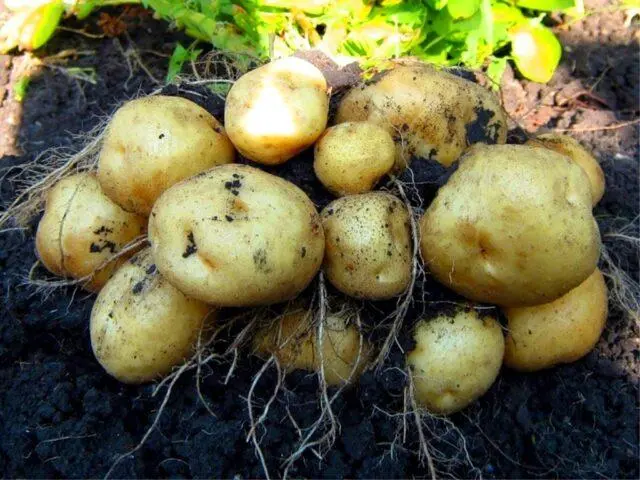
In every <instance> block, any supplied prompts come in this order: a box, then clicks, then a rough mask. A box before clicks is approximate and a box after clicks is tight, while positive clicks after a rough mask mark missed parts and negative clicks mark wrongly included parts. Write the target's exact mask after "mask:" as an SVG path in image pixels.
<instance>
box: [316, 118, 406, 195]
mask: <svg viewBox="0 0 640 480" xmlns="http://www.w3.org/2000/svg"><path fill="white" fill-rule="evenodd" d="M395 155H396V148H395V144H394V143H393V138H391V135H389V133H388V132H387V131H386V130H385V129H383V128H382V127H380V126H378V125H376V124H374V123H369V122H345V123H341V124H339V125H336V126H334V127H331V128H328V129H327V130H326V132H325V133H324V134H323V135H322V138H320V140H318V142H317V143H316V147H315V152H314V160H313V169H314V170H315V172H316V176H317V177H318V179H319V180H320V182H322V184H323V185H324V186H325V187H326V188H327V189H328V190H329V191H330V192H332V193H333V194H335V195H338V196H342V195H353V194H356V193H364V192H368V191H370V190H372V189H373V187H374V186H375V185H376V183H378V181H379V180H380V179H381V178H382V177H383V176H384V175H386V174H387V173H389V171H391V169H392V168H393V164H394V161H395Z"/></svg>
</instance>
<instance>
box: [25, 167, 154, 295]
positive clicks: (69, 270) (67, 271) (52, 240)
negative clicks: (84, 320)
mask: <svg viewBox="0 0 640 480" xmlns="http://www.w3.org/2000/svg"><path fill="white" fill-rule="evenodd" d="M146 223H147V222H146V219H145V218H144V217H141V216H139V215H136V214H133V213H129V212H125V211H124V210H123V209H122V208H120V206H118V205H116V204H115V203H113V202H112V201H111V200H110V199H109V197H107V196H106V195H105V194H104V193H103V192H102V190H101V188H100V184H99V183H98V180H97V179H96V177H95V175H93V174H90V173H79V174H76V175H71V176H69V177H66V178H64V179H62V180H60V181H59V182H58V183H57V184H56V185H55V186H54V187H53V188H52V189H51V190H50V191H49V193H48V195H47V202H46V206H45V210H44V216H43V217H42V219H41V220H40V223H39V224H38V231H37V233H36V249H37V251H38V257H39V258H40V261H41V262H42V263H43V265H44V266H45V267H46V268H47V270H49V271H50V272H52V273H54V274H56V275H60V276H63V277H71V278H75V279H82V278H85V277H88V276H91V275H93V277H92V278H91V279H90V280H89V281H88V282H87V283H86V284H85V285H84V287H85V288H87V289H88V290H91V291H94V292H97V291H98V290H100V288H102V286H103V285H104V284H105V282H106V281H107V280H108V279H109V277H110V276H111V274H112V273H113V271H114V270H115V269H116V268H117V266H118V265H120V264H121V263H122V262H124V261H125V259H126V257H124V256H123V257H122V258H118V259H115V260H113V261H112V262H110V263H108V264H106V265H105V263H106V262H107V261H108V260H109V258H111V257H113V256H114V254H116V253H118V252H119V251H120V250H121V249H122V247H124V246H125V245H126V244H127V243H129V242H130V241H131V240H133V239H134V238H136V237H137V236H139V235H141V234H143V233H144V232H145V229H146ZM129 256H130V255H129ZM100 267H102V268H100Z"/></svg>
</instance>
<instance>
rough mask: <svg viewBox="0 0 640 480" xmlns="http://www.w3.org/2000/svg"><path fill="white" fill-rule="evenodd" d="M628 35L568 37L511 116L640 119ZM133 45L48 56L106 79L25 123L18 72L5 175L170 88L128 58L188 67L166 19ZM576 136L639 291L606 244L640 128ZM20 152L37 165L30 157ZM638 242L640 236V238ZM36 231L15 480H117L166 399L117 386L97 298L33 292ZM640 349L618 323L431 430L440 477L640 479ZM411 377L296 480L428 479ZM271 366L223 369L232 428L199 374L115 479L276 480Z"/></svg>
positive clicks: (506, 376) (599, 17)
mask: <svg viewBox="0 0 640 480" xmlns="http://www.w3.org/2000/svg"><path fill="white" fill-rule="evenodd" d="M623 21H624V18H623V14H622V13H613V14H611V13H609V14H595V15H593V16H591V17H588V18H587V19H586V20H585V21H583V22H581V23H579V24H576V25H573V26H572V27H571V28H569V29H566V30H562V31H560V35H561V38H562V40H563V42H564V44H565V45H566V46H567V47H570V48H567V49H566V51H565V57H564V59H563V63H562V65H561V68H560V69H559V71H558V73H557V75H556V77H555V78H554V79H553V80H552V81H551V82H550V84H549V85H547V86H544V87H541V86H539V85H536V84H532V83H529V82H526V81H522V80H519V79H517V78H514V74H513V72H510V73H509V74H508V75H507V76H506V77H505V81H504V85H503V86H504V91H503V98H504V101H505V105H506V106H507V108H508V109H509V111H510V113H511V115H512V116H513V117H514V118H515V119H517V120H518V122H519V124H520V125H521V126H522V127H523V128H524V129H525V130H526V131H533V130H536V129H538V128H573V129H585V128H588V129H594V128H597V127H602V126H607V125H613V124H619V123H621V122H624V121H628V120H632V119H635V118H637V117H638V83H637V81H638V51H637V43H636V40H637V37H636V35H637V33H636V32H637V29H636V28H635V27H632V28H625V27H623V26H622V23H623ZM128 35H129V37H128V38H127V36H126V35H124V36H122V35H121V36H120V37H118V38H105V39H100V40H92V39H87V38H84V37H82V36H79V35H75V34H71V33H65V32H60V34H58V35H57V37H56V38H55V40H54V41H53V42H52V43H51V44H50V45H49V46H48V47H47V51H46V52H39V54H40V56H41V57H45V56H46V55H47V54H48V53H53V52H59V51H61V50H67V49H76V50H77V51H78V52H82V51H87V50H90V51H92V53H91V54H90V55H83V54H80V53H78V54H77V55H76V56H72V57H70V58H69V59H68V64H67V65H66V66H74V67H84V68H93V69H95V72H96V74H97V75H96V83H95V84H91V83H88V82H85V81H83V80H79V79H77V78H73V77H71V76H69V74H68V71H65V70H64V68H62V67H64V66H65V65H59V66H60V67H61V68H56V67H43V68H41V69H40V71H38V72H37V73H36V74H35V75H34V78H33V80H32V83H31V86H30V88H29V93H28V96H27V98H26V100H25V101H24V103H23V104H22V106H21V107H22V108H20V105H17V104H16V103H15V102H14V101H13V100H12V97H11V94H10V92H9V90H8V89H7V88H6V87H7V85H10V84H11V79H12V71H13V70H12V65H16V64H17V63H19V62H20V61H22V60H21V59H20V58H18V57H15V58H14V57H4V58H2V59H0V60H2V61H0V83H2V85H0V86H1V87H2V88H3V90H0V93H2V94H3V95H4V97H3V99H2V100H1V101H2V104H0V111H1V112H2V115H3V116H2V124H0V139H2V138H9V139H10V140H11V133H12V132H13V131H16V130H17V131H18V137H17V142H16V143H14V144H11V141H9V143H6V144H1V145H2V146H3V147H5V148H4V150H3V152H2V154H3V155H4V156H3V158H2V159H1V160H0V167H9V166H12V165H20V164H22V163H24V162H25V161H28V160H30V159H33V158H34V157H35V156H36V155H37V154H38V153H40V152H42V151H43V150H44V149H46V148H48V147H52V146H72V145H74V142H75V141H76V140H75V139H74V137H73V134H76V133H81V132H85V131H88V130H89V129H90V128H91V127H92V126H94V125H96V124H97V123H98V122H99V121H100V119H101V118H102V117H104V116H105V115H108V114H109V113H111V112H113V110H114V109H115V108H116V106H117V105H118V104H120V103H121V102H122V101H124V100H126V99H129V98H132V97H134V96H137V95H139V94H140V93H143V92H149V91H151V90H153V89H154V88H156V87H157V85H156V84H155V82H154V81H153V80H152V79H151V78H150V77H149V75H148V74H147V73H145V72H144V71H143V70H142V69H140V68H139V65H136V64H134V65H132V68H131V69H129V68H128V67H127V63H126V62H125V57H124V55H123V51H126V50H127V49H128V48H130V47H134V46H135V48H136V49H137V51H138V52H139V54H140V56H141V58H142V59H143V61H144V62H145V66H146V68H147V69H148V70H149V72H150V73H151V74H152V75H153V76H155V77H157V78H159V79H162V78H163V76H164V72H165V69H166V62H167V59H166V57H163V56H161V55H159V54H163V55H168V54H170V52H171V51H172V49H173V46H174V44H175V43H174V42H175V41H176V40H177V39H178V38H179V37H178V36H176V35H175V34H169V33H167V32H166V31H165V27H163V26H162V25H160V24H158V23H156V22H154V21H152V20H151V19H149V18H147V19H143V20H141V21H139V22H137V23H136V25H135V28H134V27H132V28H131V29H130V31H129V33H128ZM13 77H15V75H13ZM584 90H586V91H587V93H585V92H584ZM166 93H172V94H181V93H184V92H180V91H178V90H177V89H174V90H167V92H166ZM596 97H597V98H596ZM197 98H199V97H194V99H197ZM206 107H207V108H208V109H209V110H210V111H212V113H213V114H214V115H216V116H217V117H218V118H221V113H222V107H223V105H222V103H221V102H220V101H216V100H211V101H209V102H207V103H206ZM547 107H548V108H547ZM20 110H21V113H20ZM530 111H531V112H533V113H527V112H530ZM7 112H11V118H13V119H14V120H15V121H13V122H12V121H10V119H9V117H8V116H7ZM20 117H21V118H20ZM532 118H533V120H532ZM534 120H535V121H534ZM573 133H574V134H575V135H576V136H577V137H578V138H580V139H581V140H583V141H585V142H586V143H587V144H589V145H590V146H591V147H592V148H593V149H594V150H595V152H596V153H597V154H598V155H599V157H600V159H601V161H602V165H603V167H604V169H605V172H606V176H607V192H606V194H605V197H604V199H603V201H602V202H601V204H600V206H598V208H597V209H596V215H597V217H598V220H599V223H600V227H601V230H602V233H603V234H604V238H605V242H606V244H607V246H608V247H609V248H610V249H612V250H614V251H615V254H616V256H617V257H618V258H619V261H620V263H621V265H623V266H624V267H625V268H626V269H627V271H628V273H629V274H630V275H631V276H632V277H633V278H635V279H636V280H637V279H638V258H637V251H636V250H635V249H634V248H632V247H630V246H629V245H628V244H627V243H625V242H622V241H620V240H616V239H615V238H611V237H607V236H606V234H607V233H608V232H611V231H613V230H617V229H619V228H621V227H622V226H624V225H626V224H629V223H631V222H632V221H633V220H634V219H635V221H636V222H637V217H638V214H639V196H638V195H639V194H638V147H637V145H638V129H637V125H632V126H628V127H625V128H616V129H607V130H594V131H587V132H579V131H575V132H573ZM7 145H8V146H7ZM20 151H22V152H24V154H23V155H21V156H15V155H16V154H18V153H19V152H20ZM275 170H276V171H277V173H279V174H280V175H282V176H284V177H285V178H288V179H289V180H292V181H294V182H295V183H297V184H298V185H300V186H301V187H302V188H303V189H305V190H306V191H307V192H308V193H309V194H310V196H311V197H312V198H313V199H314V201H316V203H317V204H318V206H319V207H321V206H322V205H324V204H325V203H326V202H327V201H329V200H330V197H329V196H328V195H327V194H326V193H325V192H324V191H323V190H322V189H321V188H320V187H319V185H318V184H317V182H316V180H315V178H314V176H313V172H312V170H311V164H310V162H309V159H308V157H307V158H305V154H303V155H302V156H301V157H300V158H298V159H295V160H293V161H291V162H289V163H288V164H286V165H285V166H284V167H280V168H278V169H275ZM414 170H415V178H414V179H413V181H414V185H415V188H416V189H418V190H419V192H420V193H421V196H422V197H423V198H424V201H425V204H426V203H427V202H428V201H429V200H430V199H431V198H432V197H433V195H434V194H435V191H436V190H437V187H438V185H439V184H441V183H442V181H443V179H445V178H446V177H447V175H448V172H446V171H445V170H444V169H443V168H441V167H438V166H434V165H432V164H430V163H429V162H417V163H415V164H414ZM407 180H408V179H407ZM14 194H15V192H14V190H13V187H12V185H11V182H9V181H3V182H2V183H1V190H0V201H1V202H3V203H4V202H7V201H8V200H10V199H11V198H12V197H13V196H14ZM414 197H415V198H414ZM412 199H413V200H414V201H416V199H417V196H416V195H412ZM425 204H423V205H421V206H422V207H424V206H425ZM34 225H35V223H34ZM632 228H635V230H634V231H632V232H631V234H632V235H634V236H636V237H637V236H638V232H637V224H636V225H635V227H634V226H633V225H632ZM32 233H33V232H27V233H25V234H23V233H20V232H6V233H4V234H2V235H0V281H1V282H2V289H1V290H0V292H1V293H0V295H1V296H2V306H1V307H0V308H1V309H2V310H1V312H2V314H1V317H0V472H1V476H2V477H29V478H33V477H47V478H58V477H73V478H80V477H83V478H88V477H99V476H103V475H104V474H105V473H106V472H107V470H108V469H109V467H110V466H111V464H112V462H113V461H114V459H115V458H116V456H117V455H118V454H121V453H124V452H126V451H128V450H129V449H131V448H132V447H133V446H135V445H136V444H137V443H138V441H139V440H140V439H141V437H142V435H143V434H144V432H145V431H146V430H147V428H148V427H149V426H150V425H151V423H152V421H153V418H154V415H155V412H156V411H157V409H158V407H159V404H160V399H159V398H153V397H152V396H151V392H152V389H153V388H152V386H126V385H123V384H121V383H119V382H117V381H115V380H114V379H112V378H111V377H109V376H108V375H107V374H106V373H105V372H104V371H103V370H102V369H101V368H100V366H99V365H98V364H97V362H96V361H95V359H94V358H93V354H92V352H91V347H90V342H89V333H88V318H89V313H90V310H91V306H92V302H93V299H94V297H93V295H88V294H86V293H83V292H81V291H74V290H73V289H71V288H69V289H66V290H59V291H56V292H55V293H54V294H53V295H50V296H49V297H48V298H43V296H42V295H40V294H38V293H36V292H34V291H33V289H31V288H28V287H26V286H24V283H23V281H22V279H23V278H24V276H25V275H26V272H27V271H28V269H29V267H30V266H31V264H32V263H33V262H34V260H35V254H34V244H33V234H32ZM420 284H421V285H420V287H421V288H420V290H424V291H426V292H427V294H428V295H429V296H428V297H427V298H428V300H431V301H433V300H440V299H449V300H451V299H455V298H456V297H455V296H454V295H453V294H452V293H450V292H447V291H446V290H444V289H443V288H442V287H438V286H437V285H435V284H434V283H433V282H432V281H431V280H429V279H421V282H420ZM421 302H422V300H421V298H420V299H419V298H416V305H415V307H414V308H413V310H412V311H411V312H410V319H409V322H408V323H411V322H413V321H415V320H416V317H417V316H418V314H419V312H420V311H421V306H422V304H421ZM388 308H389V306H388V305H382V306H380V309H382V310H385V309H388ZM379 315H380V313H379V312H378V311H376V309H373V308H369V309H367V310H366V311H365V315H364V317H365V318H364V321H365V323H366V324H369V325H371V324H372V323H373V319H375V318H378V317H379ZM638 334H639V332H638V326H637V325H635V324H633V323H632V322H631V321H629V320H627V319H625V318H624V317H623V316H622V315H621V314H620V312H619V311H617V309H616V308H615V307H612V309H611V316H610V319H609V322H608V326H607V331H606V333H605V335H604V336H603V339H602V340H601V342H600V343H599V344H598V346H597V348H596V349H595V350H594V351H593V352H592V353H591V354H590V355H588V356H587V357H586V358H584V359H583V360H581V361H578V362H576V363H574V364H572V365H567V366H562V367H557V368H554V369H552V370H549V371H545V372H540V373H535V374H528V375H524V374H518V373H514V372H511V371H508V370H506V369H505V370H504V371H503V372H502V373H501V375H500V377H499V379H498V381H497V382H496V383H495V385H494V386H493V387H492V388H491V390H490V391H489V393H488V394H487V395H485V396H484V397H482V398H481V399H480V400H479V401H478V402H477V403H476V404H474V405H473V406H471V407H470V408H468V409H467V410H466V411H464V412H462V413H459V414H456V415H454V416H452V417H451V422H452V423H447V422H445V421H443V420H437V419H428V421H427V425H428V427H429V431H428V432H427V435H428V437H429V438H430V440H431V441H432V450H433V453H434V454H436V455H437V456H438V458H440V459H441V460H442V459H448V462H443V461H439V462H438V467H439V470H440V472H441V473H442V474H448V475H451V476H454V477H476V476H484V477H489V478H505V477H506V478H522V477H565V478H570V477H571V478H576V477H582V478H587V477H606V478H638V477H639V476H640V470H639V466H638V456H639V451H638V425H639V418H638V409H637V407H638V401H637V400H638V380H639V365H640V350H639V340H638ZM404 337H406V329H405V334H404ZM402 363H403V361H402V354H401V352H400V351H399V350H398V349H397V348H396V349H395V350H394V351H393V352H392V355H391V357H390V359H389V361H388V363H387V365H386V366H385V367H386V368H384V369H382V371H381V372H380V373H378V374H374V373H373V372H368V373H365V374H364V375H363V377H362V378H361V381H360V383H359V384H358V385H357V386H356V387H354V388H352V389H351V390H349V391H347V392H345V393H344V395H343V396H342V397H341V398H340V399H339V400H338V401H337V402H336V407H335V408H336V410H337V412H338V413H339V420H340V422H341V424H342V430H341V432H340V435H339V436H338V440H337V441H336V443H335V445H334V446H333V448H332V449H331V450H330V451H329V452H328V453H327V454H326V456H325V457H324V459H323V460H319V459H318V457H316V456H315V455H314V454H313V453H311V452H309V453H308V454H306V455H305V456H303V457H302V458H301V459H300V460H299V461H298V462H297V463H296V464H295V467H294V468H293V469H292V470H291V471H290V474H291V475H292V476H294V477H323V478H324V477H327V478H338V477H340V478H344V477H359V478H407V477H425V476H428V472H427V469H426V467H425V466H424V465H423V464H422V463H421V462H420V461H419V458H418V456H417V455H416V451H417V433H416V430H415V428H414V426H413V425H414V424H413V418H412V417H407V422H406V425H407V432H406V441H404V442H403V441H402V433H403V421H402V417H400V416H393V415H394V414H395V413H398V412H402V410H403V398H402V391H403V388H404V377H403V375H402V373H401V372H400V371H399V370H398V369H397V368H394V367H396V366H398V367H400V368H402ZM261 364H262V363H261V361H260V360H259V359H258V358H255V357H253V356H244V357H242V358H240V359H239V363H238V369H237V370H236V372H235V374H234V376H233V378H232V379H231V381H230V382H229V384H228V385H223V384H222V381H223V379H224V376H225V374H226V372H227V370H228V365H226V364H216V363H212V364H210V365H209V366H208V367H207V368H206V369H205V370H206V371H205V372H204V373H205V375H204V379H203V383H202V392H203V395H204V398H205V399H206V401H207V402H208V404H209V406H210V408H211V409H212V410H213V412H214V413H215V414H216V416H215V417H212V416H211V415H210V414H209V413H208V412H207V410H206V408H205V407H204V406H203V405H202V403H201V402H200V400H199V399H198V397H197V394H196V389H195V382H194V377H193V375H185V376H184V377H183V378H182V379H181V380H180V381H179V382H178V383H177V385H176V387H175V389H174V393H173V395H172V397H171V399H170V401H169V403H168V405H167V410H166V412H165V414H164V415H163V417H162V419H161V421H160V424H159V426H158V428H157V429H156V430H155V431H154V433H153V434H152V435H151V437H150V438H149V440H148V442H147V444H146V445H145V446H144V448H142V449H141V450H140V451H138V452H137V453H136V454H135V455H133V456H131V457H130V458H127V459H126V460H124V461H123V462H122V463H121V464H120V465H119V466H118V467H117V469H116V470H115V472H114V474H113V475H114V476H115V477H131V478H145V477H146V478H152V477H208V478H218V477H224V478H230V477H235V476H239V477H243V478H246V477H262V476H263V475H264V473H263V471H262V468H261V467H260V463H259V461H258V458H257V456H256V454H255V451H254V449H253V446H252V445H251V443H249V442H247V440H246V435H247V432H248V414H247V408H246V396H247V393H248V390H249V386H250V381H251V380H250V379H251V377H252V376H253V375H254V374H255V373H256V371H257V370H258V369H259V368H260V366H261ZM274 381H275V371H268V372H267V375H265V377H264V378H263V380H262V381H261V382H260V384H259V386H258V388H257V391H256V396H257V398H258V400H259V401H258V404H260V405H261V404H263V403H264V401H266V399H267V398H268V396H269V394H270V392H271V390H272V388H273V382H274ZM285 387H286V388H285V389H283V391H282V392H281V393H280V395H279V396H278V399H277V401H276V402H275V403H274V405H273V406H272V409H271V411H270V414H269V416H268V418H267V421H266V422H265V428H262V429H260V430H259V432H258V433H259V435H258V437H259V439H260V444H261V446H262V449H263V451H264V452H265V456H266V460H267V464H268V466H269V469H270V472H271V474H272V475H273V476H277V475H278V474H279V472H280V471H281V470H279V469H280V466H281V462H282V461H283V460H284V459H285V458H286V457H287V456H288V455H289V454H290V453H291V451H292V450H293V448H294V447H295V445H296V442H297V441H298V439H299V437H298V433H297V431H296V429H295V428H294V427H293V425H292V423H291V422H290V420H289V419H288V418H289V417H288V413H291V415H293V417H294V418H295V420H296V422H297V423H298V424H299V425H300V427H302V428H304V427H307V426H309V425H310V424H311V423H312V422H313V421H314V420H315V418H316V417H317V413H318V404H317V388H318V385H317V381H316V379H315V378H314V377H313V376H311V375H309V374H306V373H304V372H294V373H293V374H291V375H290V376H289V377H288V378H287V380H286V385H285ZM162 393H163V392H161V394H162ZM454 426H455V427H456V429H454V428H453V427H454Z"/></svg>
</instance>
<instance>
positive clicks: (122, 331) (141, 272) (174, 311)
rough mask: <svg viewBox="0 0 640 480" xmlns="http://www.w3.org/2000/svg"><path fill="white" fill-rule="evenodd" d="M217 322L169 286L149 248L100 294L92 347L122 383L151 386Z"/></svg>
mask: <svg viewBox="0 0 640 480" xmlns="http://www.w3.org/2000/svg"><path fill="white" fill-rule="evenodd" d="M205 321H206V322H207V324H206V325H205ZM212 321H213V312H212V311H211V307H210V306H209V305H207V304H205V303H203V302H200V301H198V300H194V299H192V298H188V297H187V296H185V295H184V294H183V293H182V292H180V291H179V290H177V289H176V288H175V287H173V286H172V285H171V284H170V283H169V282H167V281H166V279H165V278H163V277H162V275H160V273H159V272H158V270H157V268H156V266H155V264H154V262H153V258H152V256H151V253H150V251H149V249H148V248H147V249H145V250H142V251H141V252H139V253H138V254H137V255H136V256H134V257H133V258H131V259H130V260H129V261H128V262H127V263H125V264H124V265H122V267H120V269H119V270H118V271H117V272H116V273H115V275H114V276H113V277H112V278H111V279H110V280H109V281H108V282H107V284H106V285H105V286H104V288H103V289H102V291H101V292H100V294H99V295H98V298H97V299H96V303H95V304H94V306H93V310H92V311H91V320H90V323H89V330H90V334H91V347H92V348H93V353H94V355H95V356H96V359H97V360H98V362H100V365H102V367H103V368H104V369H105V370H106V371H107V372H108V373H109V374H110V375H112V376H114V377H115V378H117V379H118V380H120V381H121V382H125V383H142V382H149V381H152V380H156V379H159V378H160V377H162V376H163V375H166V374H168V373H169V372H170V371H171V369H172V368H173V367H175V366H176V365H179V364H180V363H181V362H182V361H184V360H185V359H186V358H187V357H188V356H189V355H191V354H192V352H193V350H194V348H195V346H196V345H197V340H198V336H199V335H201V331H203V330H204V327H205V326H206V327H208V326H209V322H212ZM202 334H204V333H202ZM205 340H206V339H205Z"/></svg>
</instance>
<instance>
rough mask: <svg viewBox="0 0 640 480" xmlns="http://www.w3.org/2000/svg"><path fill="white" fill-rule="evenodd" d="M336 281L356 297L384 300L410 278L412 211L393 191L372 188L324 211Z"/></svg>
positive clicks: (329, 265) (330, 275)
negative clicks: (371, 190)
mask: <svg viewBox="0 0 640 480" xmlns="http://www.w3.org/2000/svg"><path fill="white" fill-rule="evenodd" d="M321 215H322V225H323V227H324V231H325V238H326V249H325V250H326V252H325V260H324V271H325V273H326V275H327V279H328V280H329V282H331V284H332V285H333V286H334V287H336V288H337V289H338V290H340V291H341V292H343V293H345V294H347V295H350V296H352V297H356V298H365V299H370V300H382V299H387V298H391V297H394V296H396V295H399V294H400V293H402V292H403V291H404V290H405V289H406V288H407V286H408V285H409V282H410V281H411V268H412V258H411V257H412V249H411V226H410V218H409V211H408V210H407V207H406V206H405V205H404V203H402V202H401V201H400V200H399V199H398V198H396V197H394V196H393V195H391V194H389V193H384V192H369V193H363V194H360V195H350V196H347V197H342V198H339V199H337V200H334V201H333V202H331V203H330V204H329V205H327V206H326V207H325V208H324V210H322V214H321Z"/></svg>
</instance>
